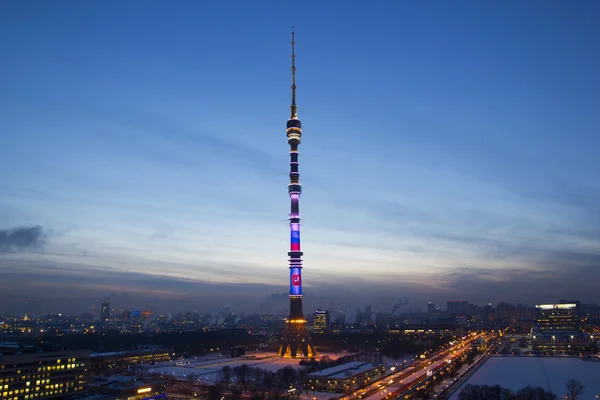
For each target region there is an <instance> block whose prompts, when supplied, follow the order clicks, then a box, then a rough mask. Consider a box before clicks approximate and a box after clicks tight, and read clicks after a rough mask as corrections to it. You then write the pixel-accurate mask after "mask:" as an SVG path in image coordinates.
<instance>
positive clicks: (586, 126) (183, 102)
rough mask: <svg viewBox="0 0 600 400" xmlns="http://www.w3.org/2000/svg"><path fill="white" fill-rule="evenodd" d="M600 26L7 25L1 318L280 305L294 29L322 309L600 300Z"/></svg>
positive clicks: (415, 15)
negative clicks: (12, 313) (331, 305)
mask: <svg viewBox="0 0 600 400" xmlns="http://www.w3.org/2000/svg"><path fill="white" fill-rule="evenodd" d="M599 7H600V6H599V5H598V4H597V3H594V2H591V1H590V2H580V3H578V4H577V7H573V6H571V5H569V4H559V3H546V2H542V1H532V2H528V3H527V4H521V3H517V2H514V3H504V4H501V3H499V2H498V3H494V4H491V3H490V4H486V5H484V4H479V3H476V2H469V1H465V2H461V3H458V4H453V5H443V4H438V5H436V7H435V9H431V8H430V7H427V5H424V4H408V3H406V4H392V3H382V4H378V5H368V6H367V5H364V6H356V7H338V6H336V5H334V4H328V5H322V4H319V3H308V4H305V5H302V6H299V5H292V4H291V3H290V4H278V5H277V6H267V5H261V6H256V5H252V6H250V5H240V6H239V7H234V8H232V7H230V6H227V5H217V4H210V5H200V4H195V3H192V2H183V3H181V4H179V5H178V6H177V7H173V6H168V5H166V4H162V3H160V2H148V3H147V4H146V5H145V7H144V8H141V9H140V8H139V7H136V6H135V5H134V4H133V3H129V4H128V3H124V4H117V3H108V4H107V5H105V6H103V7H98V6H95V5H93V4H83V3H77V2H63V3H61V4H53V5H51V6H50V5H45V4H36V3H33V2H32V3H17V2H11V3H5V4H2V5H1V6H0V22H1V23H0V32H1V33H2V36H3V37H5V38H10V40H5V41H3V43H2V46H3V48H5V54H7V55H8V57H7V60H9V61H7V62H5V63H4V64H3V65H2V69H3V72H4V73H3V74H0V85H1V86H2V87H3V88H5V90H3V92H4V93H3V95H2V96H0V102H1V104H0V105H1V107H0V132H2V138H3V146H2V147H1V148H0V168H1V169H2V170H3V171H9V172H10V173H7V174H1V175H0V274H1V275H2V277H3V278H6V279H2V280H1V281H0V293H1V294H0V307H4V308H7V309H9V308H11V307H14V306H16V305H18V304H22V303H23V302H24V301H26V299H28V298H36V299H37V300H36V301H38V302H40V303H42V304H44V306H45V307H47V308H49V309H48V310H47V311H48V312H50V311H52V310H51V309H52V308H56V309H58V308H60V307H63V308H64V307H68V306H71V307H75V306H77V307H79V306H80V304H85V305H86V306H89V305H93V304H99V299H101V298H103V297H104V296H106V295H111V294H113V295H114V296H115V297H117V298H121V299H123V301H124V302H125V301H127V302H131V303H135V302H137V303H140V302H143V301H146V302H148V301H152V302H155V303H157V304H159V305H161V306H162V307H165V308H173V307H179V308H180V309H186V308H188V309H194V308H198V309H201V308H202V306H204V305H206V306H207V307H210V308H216V307H219V306H220V305H223V304H229V303H234V304H247V305H248V306H250V305H251V306H252V307H257V306H260V304H261V301H263V299H264V298H265V297H266V296H268V295H269V294H272V293H283V292H285V291H286V287H287V285H288V281H287V279H286V278H285V271H286V268H287V265H286V258H285V253H282V249H285V248H286V247H287V246H288V240H289V236H288V235H289V233H288V227H287V223H286V219H285V217H284V216H285V215H286V214H288V210H287V203H286V197H284V196H285V195H284V194H283V190H284V188H285V187H286V185H287V182H288V180H289V178H288V176H287V175H288V173H289V171H288V170H287V168H286V163H287V160H286V158H287V155H288V150H287V149H286V147H285V144H284V143H283V140H284V137H285V133H283V130H284V127H283V124H282V122H281V121H282V120H283V118H285V116H286V115H287V114H288V109H287V104H288V103H289V64H288V61H289V46H288V42H289V30H290V28H291V26H290V25H292V24H295V25H296V31H297V34H298V35H299V37H302V41H301V43H302V45H301V46H299V47H298V48H297V53H298V55H299V58H298V61H299V62H298V68H299V77H301V79H302V85H301V87H300V88H299V90H298V96H299V98H301V99H302V100H301V101H300V109H299V113H300V114H301V115H302V119H303V122H304V124H305V128H306V129H310V132H311V135H310V136H309V137H307V139H306V140H305V141H303V144H302V145H303V155H302V160H303V180H304V182H307V186H305V195H304V199H305V200H306V201H305V202H304V203H303V210H302V213H303V218H304V220H303V226H302V228H303V235H304V238H305V248H304V249H303V250H305V251H306V254H307V255H306V256H305V257H304V264H305V266H307V267H308V268H307V269H306V271H305V272H304V273H305V277H304V278H305V281H306V282H307V283H306V284H305V285H304V288H305V290H307V293H308V292H310V296H314V297H313V298H323V299H325V300H323V301H327V302H336V303H340V304H348V305H349V306H353V305H363V304H373V305H374V306H376V307H377V306H381V307H383V306H384V305H386V304H390V305H391V304H393V302H394V301H395V299H396V298H398V297H401V296H404V297H406V298H409V299H411V303H413V304H425V303H426V301H428V300H432V301H434V302H436V303H440V304H442V303H445V301H446V300H451V299H465V300H469V301H472V302H474V303H480V304H485V303H487V302H490V301H491V302H499V301H502V300H506V301H512V302H514V303H517V302H522V303H528V304H533V303H535V302H548V301H552V300H555V299H558V298H570V299H574V298H577V299H579V300H581V301H582V302H586V301H597V300H598V299H597V295H596V293H597V289H596V288H595V282H596V281H597V279H598V278H600V272H598V271H599V270H598V268H597V267H598V266H600V245H599V243H600V241H599V240H598V239H600V228H599V227H600V220H599V217H598V215H600V213H599V211H600V208H599V207H600V206H599V204H600V186H598V183H597V179H594V178H595V173H594V171H598V170H600V161H599V160H598V157H597V156H596V154H595V153H597V150H596V149H597V148H600V146H599V145H600V139H599V138H598V137H597V135H594V133H595V129H596V126H597V124H595V123H594V122H596V121H595V119H597V118H594V117H595V113H596V111H597V109H598V105H600V103H599V99H598V97H597V94H596V93H597V89H598V87H600V77H598V75H597V73H596V72H595V71H597V70H598V69H599V67H600V52H599V51H598V50H597V48H596V47H597V46H596V44H595V37H597V36H598V33H600V32H599V30H600V28H598V27H597V26H595V21H594V19H593V15H597V11H599ZM292 11H294V12H293V13H292ZM292 14H294V15H295V18H294V21H293V22H292V21H290V19H289V18H288V17H289V16H290V15H292ZM347 21H354V22H355V23H354V24H352V25H351V26H348V22H347ZM506 27H511V29H506ZM282 216H283V217H282ZM310 296H307V297H306V300H307V301H308V300H309V298H310ZM250 298H251V299H253V300H252V301H250V302H249V301H248V299H250ZM196 305H199V306H196ZM321 306H322V307H327V306H328V303H326V304H323V305H321ZM81 308H83V307H81ZM149 308H150V307H149ZM340 308H342V307H340ZM6 311H7V310H4V309H0V313H2V312H6ZM56 311H58V310H56Z"/></svg>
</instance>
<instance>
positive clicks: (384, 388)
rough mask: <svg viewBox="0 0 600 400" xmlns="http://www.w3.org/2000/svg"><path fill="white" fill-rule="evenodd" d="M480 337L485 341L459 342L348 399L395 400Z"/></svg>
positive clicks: (459, 354) (470, 339)
mask: <svg viewBox="0 0 600 400" xmlns="http://www.w3.org/2000/svg"><path fill="white" fill-rule="evenodd" d="M481 337H484V338H486V339H487V337H486V336H485V335H477V336H473V337H472V338H469V339H467V340H464V341H460V342H458V343H456V344H455V345H453V346H451V347H449V348H447V349H442V350H440V351H438V352H436V353H434V354H432V355H431V356H429V357H428V358H425V359H422V360H419V361H416V362H414V363H412V364H411V365H410V366H408V367H407V368H405V369H403V370H402V371H400V372H398V373H397V374H393V375H389V376H387V377H386V378H384V379H382V380H380V381H378V382H376V383H375V384H373V385H371V386H369V387H368V388H366V389H361V390H358V391H356V392H354V393H351V394H350V396H349V397H350V398H351V399H352V398H355V399H361V400H384V399H394V398H397V397H399V396H401V395H402V394H403V393H405V392H407V391H409V390H410V389H411V388H413V387H414V386H415V385H418V384H419V383H421V382H422V381H424V380H425V379H427V377H429V376H430V375H431V374H432V373H433V371H435V370H436V369H438V368H441V367H442V366H443V365H444V364H446V363H449V362H452V360H455V359H457V358H459V357H461V356H462V355H463V354H465V353H466V352H467V351H469V350H470V349H471V345H472V342H473V341H474V340H475V339H478V338H481Z"/></svg>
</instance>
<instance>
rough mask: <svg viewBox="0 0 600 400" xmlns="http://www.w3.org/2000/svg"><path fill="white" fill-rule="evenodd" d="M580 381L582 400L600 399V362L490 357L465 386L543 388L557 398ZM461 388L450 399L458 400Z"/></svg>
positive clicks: (554, 358)
mask: <svg viewBox="0 0 600 400" xmlns="http://www.w3.org/2000/svg"><path fill="white" fill-rule="evenodd" d="M569 379H577V380H579V381H580V382H581V383H583V384H584V385H585V390H584V393H583V395H582V396H581V400H592V399H594V400H595V399H598V398H599V397H598V396H600V362H596V361H583V360H580V359H578V358H566V357H565V358H559V357H491V358H490V359H489V360H488V361H486V363H485V364H484V365H482V366H481V368H479V370H477V371H476V372H475V373H474V374H473V375H472V376H471V377H470V378H469V380H468V381H467V382H466V383H465V384H467V383H471V384H474V385H500V386H503V387H505V388H508V389H511V390H514V391H517V390H519V389H522V388H524V387H525V386H540V387H542V388H544V389H546V390H550V391H551V392H553V393H554V394H556V395H557V396H559V397H561V396H563V395H564V394H565V392H566V390H565V388H566V386H565V383H566V382H567V381H568V380H569ZM459 392H460V389H458V390H457V391H456V392H454V395H453V396H452V397H451V400H456V399H458V393H459Z"/></svg>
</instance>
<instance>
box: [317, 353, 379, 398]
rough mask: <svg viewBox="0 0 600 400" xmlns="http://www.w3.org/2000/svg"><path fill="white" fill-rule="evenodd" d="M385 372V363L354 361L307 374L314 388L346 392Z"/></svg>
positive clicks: (324, 390)
mask: <svg viewBox="0 0 600 400" xmlns="http://www.w3.org/2000/svg"><path fill="white" fill-rule="evenodd" d="M384 373H385V365H383V364H381V365H377V364H371V363H365V362H361V361H352V362H348V363H345V364H342V365H337V366H335V367H331V368H327V369H324V370H321V371H317V372H312V373H310V374H308V375H306V378H305V381H306V383H307V384H308V385H309V387H310V388H311V389H312V390H315V391H320V392H337V393H344V392H347V391H350V390H352V389H356V388H359V387H364V386H367V385H368V384H369V383H370V382H372V381H373V380H376V379H377V378H378V377H380V376H382V375H383V374H384Z"/></svg>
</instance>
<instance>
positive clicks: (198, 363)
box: [146, 353, 348, 383]
mask: <svg viewBox="0 0 600 400" xmlns="http://www.w3.org/2000/svg"><path fill="white" fill-rule="evenodd" d="M344 355H348V353H343V354H337V353H325V354H320V357H323V356H329V357H330V358H331V359H333V360H335V359H337V358H338V357H341V356H344ZM299 363H300V359H291V358H281V357H278V356H274V355H273V353H252V354H251V355H249V356H244V357H237V358H231V357H225V356H215V355H210V356H205V357H194V358H186V359H182V360H173V361H166V362H161V363H157V364H156V365H153V366H148V367H146V372H147V373H149V374H161V375H168V376H172V377H175V378H178V379H184V380H185V379H189V377H190V376H193V377H195V378H196V379H198V380H199V381H203V382H206V383H212V382H215V381H216V379H217V374H218V372H219V371H221V370H222V369H223V367H224V366H226V365H228V366H230V367H231V368H235V367H238V366H241V365H243V364H246V365H248V366H249V367H252V368H261V369H264V370H268V371H272V372H276V371H277V370H279V369H281V368H283V367H285V366H288V365H289V366H291V367H293V368H303V367H302V366H300V365H299Z"/></svg>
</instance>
